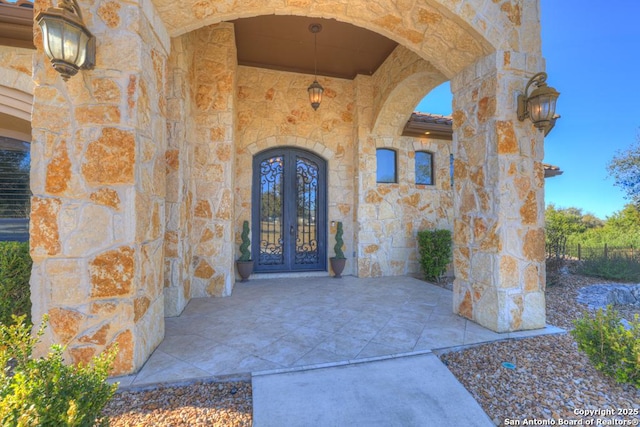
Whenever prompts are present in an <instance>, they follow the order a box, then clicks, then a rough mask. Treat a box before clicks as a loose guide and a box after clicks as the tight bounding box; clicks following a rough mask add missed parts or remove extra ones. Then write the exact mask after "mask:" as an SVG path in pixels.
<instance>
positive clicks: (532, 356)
mask: <svg viewBox="0 0 640 427" xmlns="http://www.w3.org/2000/svg"><path fill="white" fill-rule="evenodd" d="M559 283H560V284H558V285H555V286H550V287H549V288H548V289H547V322H548V323H549V324H552V325H556V326H559V327H561V328H565V329H570V328H572V327H573V325H572V323H571V322H572V320H573V319H575V318H577V317H578V316H580V315H581V314H582V313H583V311H585V310H586V309H587V307H586V306H583V305H580V304H578V303H576V300H575V298H576V296H577V292H578V289H580V288H581V287H583V286H588V285H592V284H600V283H607V281H603V280H602V279H595V278H589V277H583V276H578V275H571V274H567V275H563V277H562V278H561V280H560V281H559ZM620 311H621V314H622V315H623V316H624V317H626V318H629V317H628V316H633V314H635V313H638V314H640V309H628V310H620ZM440 358H441V360H443V362H444V363H446V364H447V366H448V367H449V370H450V371H451V372H452V373H453V374H454V375H455V376H456V377H457V378H458V380H459V381H460V382H461V383H462V384H463V385H464V386H465V387H466V388H467V390H469V392H470V393H471V394H472V395H473V396H474V398H475V399H476V400H477V401H478V402H479V403H480V405H481V406H482V408H483V409H484V410H485V412H486V413H487V414H488V415H489V417H491V419H493V420H494V423H495V424H496V425H508V424H506V420H507V419H510V420H518V421H520V423H521V425H527V424H524V423H523V422H524V420H532V421H533V422H534V423H535V422H537V421H538V420H553V421H554V422H555V423H556V424H555V425H559V424H558V423H559V420H560V419H562V420H567V419H569V420H577V421H580V420H582V421H583V422H586V420H587V419H593V420H594V424H593V425H614V424H604V423H600V424H598V423H597V419H604V420H610V419H612V418H616V417H617V416H609V415H602V416H597V417H595V416H583V415H577V414H575V413H574V411H579V410H595V411H604V410H618V409H631V410H633V409H636V410H637V409H640V390H638V389H636V388H635V387H633V386H630V385H620V384H616V383H615V382H614V381H613V380H611V379H609V378H608V377H605V376H603V375H602V374H600V373H599V372H597V371H596V370H595V369H594V368H593V367H592V366H591V365H590V363H589V361H588V359H587V358H586V356H584V355H583V354H581V353H579V352H578V350H577V345H576V343H575V342H574V341H573V339H572V338H571V336H569V335H567V334H560V335H551V336H542V337H535V338H526V339H520V340H508V341H502V342H496V343H491V344H485V345H480V346H476V347H472V348H469V349H466V350H463V351H457V352H450V353H444V354H441V355H440ZM502 362H510V363H513V364H514V365H515V369H508V368H505V367H504V366H503V365H502ZM104 414H105V416H107V417H109V419H110V422H111V425H112V426H115V427H117V426H185V427H186V426H251V425H252V395H251V384H250V383H249V382H228V383H198V384H193V385H189V386H183V387H165V388H158V389H154V390H149V391H140V392H127V391H125V392H118V393H116V395H115V397H114V398H113V399H112V400H111V402H110V403H109V404H108V405H107V407H106V408H105V411H104ZM617 418H618V419H620V420H625V421H627V422H629V423H631V422H634V420H640V416H626V417H617ZM511 425H515V424H511ZM529 425H539V424H529ZM547 425H549V424H547ZM551 425H553V424H551ZM567 425H568V424H567ZM618 425H622V424H618ZM627 425H638V424H627Z"/></svg>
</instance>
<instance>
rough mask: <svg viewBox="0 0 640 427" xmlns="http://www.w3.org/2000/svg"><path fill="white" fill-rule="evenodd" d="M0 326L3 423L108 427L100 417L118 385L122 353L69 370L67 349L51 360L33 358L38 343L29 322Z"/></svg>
mask: <svg viewBox="0 0 640 427" xmlns="http://www.w3.org/2000/svg"><path fill="white" fill-rule="evenodd" d="M13 320H14V323H13V324H10V325H4V324H0V364H1V365H2V372H0V421H1V422H2V425H3V426H86V427H90V426H94V425H108V423H109V421H108V419H107V418H102V417H101V412H102V409H103V408H104V406H105V405H106V404H107V402H108V401H109V399H111V397H112V396H113V393H114V392H115V390H116V388H117V385H116V384H113V385H110V384H107V383H106V382H105V380H106V379H107V376H108V373H109V370H110V369H111V365H112V364H113V360H114V358H115V356H116V352H117V350H116V349H115V348H112V349H111V350H110V351H108V352H105V353H103V354H102V355H101V356H99V357H95V358H94V359H93V361H92V365H77V366H75V365H65V364H64V363H63V359H62V353H63V351H64V349H63V347H61V346H59V345H53V346H52V347H51V351H50V353H49V354H48V356H47V357H46V358H41V359H33V358H32V357H31V354H32V351H33V348H34V346H35V345H36V344H37V343H38V341H39V339H40V337H41V336H42V334H43V332H44V328H45V323H46V317H45V319H43V322H42V323H41V325H40V329H39V331H38V333H37V335H36V337H35V338H34V337H32V336H31V334H30V332H31V328H30V327H29V325H27V324H26V323H25V318H24V316H21V317H14V318H13Z"/></svg>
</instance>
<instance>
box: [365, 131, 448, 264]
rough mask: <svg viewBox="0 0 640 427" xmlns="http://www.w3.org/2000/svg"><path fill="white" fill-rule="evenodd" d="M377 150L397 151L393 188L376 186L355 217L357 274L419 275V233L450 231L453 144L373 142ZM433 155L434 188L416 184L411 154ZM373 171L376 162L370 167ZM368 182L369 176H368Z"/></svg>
mask: <svg viewBox="0 0 640 427" xmlns="http://www.w3.org/2000/svg"><path fill="white" fill-rule="evenodd" d="M376 148H390V149H393V150H394V151H396V156H397V157H396V158H397V178H398V179H397V180H398V182H397V183H395V184H386V183H376V182H375V173H374V174H373V177H372V179H373V182H371V183H369V185H370V187H369V188H370V189H369V190H367V191H366V193H365V194H364V197H363V199H364V203H362V204H361V207H360V209H359V214H360V215H362V221H360V235H359V242H358V273H359V276H360V277H379V276H395V275H405V274H416V273H419V272H420V267H419V264H418V248H417V233H418V231H420V230H425V229H448V230H451V229H452V228H453V194H452V192H451V180H450V176H449V155H450V153H451V142H450V141H442V140H435V139H414V138H408V137H400V138H396V139H386V140H385V139H383V138H380V139H376V140H375V147H373V150H370V151H374V154H373V156H369V157H372V159H373V162H375V149H376ZM416 151H428V152H431V153H433V155H434V157H433V161H434V162H433V165H434V168H435V169H434V185H422V184H416V183H415V152H416ZM373 166H374V171H375V163H374V165H373ZM369 180H370V181H371V177H369Z"/></svg>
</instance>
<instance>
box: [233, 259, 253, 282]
mask: <svg viewBox="0 0 640 427" xmlns="http://www.w3.org/2000/svg"><path fill="white" fill-rule="evenodd" d="M236 268H237V269H238V274H239V275H240V277H241V278H242V280H241V282H246V281H247V280H249V276H251V273H253V261H236Z"/></svg>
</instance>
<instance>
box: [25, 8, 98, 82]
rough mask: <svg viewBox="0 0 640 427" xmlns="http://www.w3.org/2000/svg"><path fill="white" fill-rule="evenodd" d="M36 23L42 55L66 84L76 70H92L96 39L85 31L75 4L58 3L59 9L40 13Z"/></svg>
mask: <svg viewBox="0 0 640 427" xmlns="http://www.w3.org/2000/svg"><path fill="white" fill-rule="evenodd" d="M36 22H38V25H39V26H40V28H41V29H42V42H43V47H44V53H46V55H47V56H48V57H49V59H50V60H51V64H52V65H53V68H55V70H56V71H57V72H59V73H60V74H62V78H63V79H64V80H65V81H67V80H69V77H71V76H75V75H76V74H77V73H78V70H79V69H81V68H82V69H85V70H90V69H92V68H93V67H94V66H95V62H96V61H95V56H96V39H95V37H93V35H92V34H91V33H90V32H89V30H88V29H87V27H85V25H84V22H83V21H82V13H81V12H80V7H79V6H78V3H77V1H76V0H59V1H58V7H50V8H49V9H47V10H46V11H44V12H41V13H39V14H38V16H37V17H36Z"/></svg>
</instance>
